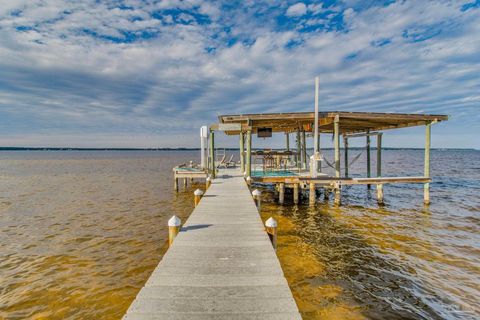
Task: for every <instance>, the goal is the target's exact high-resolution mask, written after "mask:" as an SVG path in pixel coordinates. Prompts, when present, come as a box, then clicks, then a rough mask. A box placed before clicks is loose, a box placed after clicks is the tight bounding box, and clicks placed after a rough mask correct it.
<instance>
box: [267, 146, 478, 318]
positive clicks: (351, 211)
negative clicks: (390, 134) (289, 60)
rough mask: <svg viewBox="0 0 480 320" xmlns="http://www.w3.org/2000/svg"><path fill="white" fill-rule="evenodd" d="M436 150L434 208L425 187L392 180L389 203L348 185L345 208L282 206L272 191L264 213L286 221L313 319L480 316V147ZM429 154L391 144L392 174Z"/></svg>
mask: <svg viewBox="0 0 480 320" xmlns="http://www.w3.org/2000/svg"><path fill="white" fill-rule="evenodd" d="M400 153H402V154H400ZM405 153H407V154H406V155H405ZM433 155H434V158H433V167H434V171H433V173H434V183H433V184H432V195H431V196H432V200H433V203H432V205H431V206H430V207H428V208H426V207H424V206H423V205H422V187H421V186H416V187H412V185H387V186H386V187H385V197H386V201H387V206H385V207H379V206H378V205H377V204H376V203H375V194H374V190H372V191H368V190H367V188H366V186H355V187H349V188H348V189H346V190H344V192H343V193H344V197H343V198H342V200H343V205H342V207H339V208H337V207H335V206H333V205H332V201H330V203H325V202H322V201H323V200H320V201H319V203H318V204H317V206H316V208H314V209H311V208H309V207H308V206H304V205H300V206H293V205H287V206H283V207H282V206H278V205H276V204H275V199H274V194H273V192H271V191H272V190H266V191H270V192H268V193H267V197H266V202H267V203H265V204H264V205H263V206H262V212H261V215H262V218H263V219H264V220H265V219H267V218H268V217H270V216H274V217H275V218H277V219H278V220H279V236H278V256H279V258H280V262H281V264H282V267H283V269H284V272H285V275H286V277H287V280H288V282H289V284H290V286H291V288H292V291H293V294H294V297H295V299H296V301H297V304H298V306H299V308H300V310H301V312H302V315H303V317H304V318H305V319H362V318H368V319H418V318H427V319H445V318H448V319H457V318H458V319H478V318H479V317H480V300H479V299H478V297H479V296H480V280H479V279H480V233H479V231H480V214H479V211H480V202H479V200H478V198H477V197H478V196H477V195H478V194H479V191H480V171H479V169H480V152H475V151H441V152H440V151H434V152H433ZM397 157H400V158H401V161H399V160H398V159H397ZM421 159H422V158H421V152H420V151H402V152H400V151H387V152H385V161H386V162H387V163H393V164H394V166H393V167H390V168H388V166H387V167H386V168H385V170H384V171H386V172H388V174H385V175H402V174H406V173H407V172H409V173H410V174H411V173H412V171H413V172H414V173H415V170H417V171H419V172H421V165H420V167H419V166H418V164H419V163H420V164H421ZM419 160H420V161H419ZM395 164H396V166H395ZM362 165H364V163H362V162H361V161H360V162H359V164H357V168H356V169H357V172H360V171H361V170H362V168H364V167H362ZM404 168H409V171H406V170H405V171H403V170H404ZM364 170H365V169H363V171H364ZM305 196H306V195H305ZM321 199H323V197H321ZM288 200H289V199H288V195H287V202H288ZM306 202H308V200H307V201H306Z"/></svg>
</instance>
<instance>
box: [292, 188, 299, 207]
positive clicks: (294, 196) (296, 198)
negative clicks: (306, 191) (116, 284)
mask: <svg viewBox="0 0 480 320" xmlns="http://www.w3.org/2000/svg"><path fill="white" fill-rule="evenodd" d="M298 189H299V185H298V183H295V184H294V185H293V203H294V204H298V200H299V197H298V196H299V192H298Z"/></svg>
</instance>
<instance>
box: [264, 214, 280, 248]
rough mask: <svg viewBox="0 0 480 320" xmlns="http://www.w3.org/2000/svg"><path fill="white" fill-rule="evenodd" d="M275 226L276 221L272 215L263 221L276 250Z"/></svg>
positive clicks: (276, 225)
mask: <svg viewBox="0 0 480 320" xmlns="http://www.w3.org/2000/svg"><path fill="white" fill-rule="evenodd" d="M277 227H278V224H277V221H276V220H275V219H273V218H272V217H270V218H268V220H267V221H265V229H266V231H267V234H268V237H269V238H270V241H271V242H272V246H273V249H274V250H275V251H277Z"/></svg>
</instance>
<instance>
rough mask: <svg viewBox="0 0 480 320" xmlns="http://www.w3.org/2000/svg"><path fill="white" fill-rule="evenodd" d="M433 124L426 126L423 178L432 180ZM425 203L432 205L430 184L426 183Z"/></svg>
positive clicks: (424, 189) (424, 187)
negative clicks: (431, 149) (431, 136)
mask: <svg viewBox="0 0 480 320" xmlns="http://www.w3.org/2000/svg"><path fill="white" fill-rule="evenodd" d="M431 126H432V123H431V122H429V123H427V124H426V126H425V165H424V173H423V176H424V177H425V178H430V135H431V132H432V127H431ZM423 202H424V203H425V204H427V205H428V204H430V183H428V182H427V183H425V184H424V185H423Z"/></svg>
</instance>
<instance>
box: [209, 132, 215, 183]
mask: <svg viewBox="0 0 480 320" xmlns="http://www.w3.org/2000/svg"><path fill="white" fill-rule="evenodd" d="M210 162H211V163H210V171H211V172H210V174H211V176H212V178H213V179H215V169H216V168H215V133H214V132H213V130H210Z"/></svg>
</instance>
